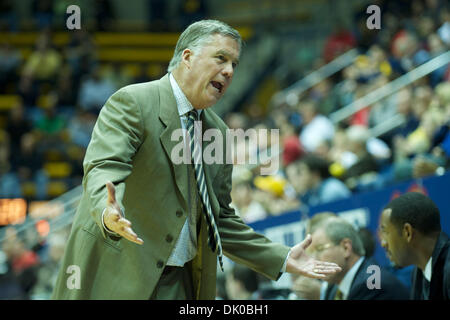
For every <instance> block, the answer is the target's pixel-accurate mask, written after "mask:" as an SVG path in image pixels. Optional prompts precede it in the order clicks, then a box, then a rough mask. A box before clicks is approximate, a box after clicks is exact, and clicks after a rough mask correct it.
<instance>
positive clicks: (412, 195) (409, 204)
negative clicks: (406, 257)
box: [384, 192, 441, 234]
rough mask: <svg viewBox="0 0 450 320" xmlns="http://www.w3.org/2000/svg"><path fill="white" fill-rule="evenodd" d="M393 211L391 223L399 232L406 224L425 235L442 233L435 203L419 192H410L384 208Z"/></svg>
mask: <svg viewBox="0 0 450 320" xmlns="http://www.w3.org/2000/svg"><path fill="white" fill-rule="evenodd" d="M386 209H391V210H392V212H391V218H390V220H391V222H392V223H393V224H394V225H396V226H397V227H398V228H399V230H401V229H402V227H403V225H404V224H405V223H409V224H411V226H412V227H413V228H414V229H417V230H419V231H420V232H421V233H423V234H431V233H435V232H438V231H441V221H440V220H441V218H440V215H439V209H438V207H437V206H436V205H435V204H434V202H433V201H432V200H431V199H430V198H428V197H427V196H425V195H423V194H422V193H418V192H408V193H405V194H403V195H401V196H400V197H398V198H395V199H394V200H392V201H391V202H389V204H388V205H387V206H386V207H385V208H384V210H386Z"/></svg>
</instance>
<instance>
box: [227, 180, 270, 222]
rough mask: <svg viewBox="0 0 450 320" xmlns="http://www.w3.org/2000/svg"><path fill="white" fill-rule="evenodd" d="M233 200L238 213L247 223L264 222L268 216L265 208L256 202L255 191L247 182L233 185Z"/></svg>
mask: <svg viewBox="0 0 450 320" xmlns="http://www.w3.org/2000/svg"><path fill="white" fill-rule="evenodd" d="M231 198H232V204H233V207H234V208H235V209H236V213H237V214H238V215H239V216H240V217H241V218H242V220H244V222H246V223H252V222H255V221H258V220H262V219H264V218H266V217H267V216H268V214H267V212H266V209H265V208H264V206H263V205H262V204H261V203H260V202H259V201H256V199H255V197H254V191H253V190H252V187H251V185H250V183H249V182H247V181H240V182H237V183H235V184H234V185H233V188H232V190H231Z"/></svg>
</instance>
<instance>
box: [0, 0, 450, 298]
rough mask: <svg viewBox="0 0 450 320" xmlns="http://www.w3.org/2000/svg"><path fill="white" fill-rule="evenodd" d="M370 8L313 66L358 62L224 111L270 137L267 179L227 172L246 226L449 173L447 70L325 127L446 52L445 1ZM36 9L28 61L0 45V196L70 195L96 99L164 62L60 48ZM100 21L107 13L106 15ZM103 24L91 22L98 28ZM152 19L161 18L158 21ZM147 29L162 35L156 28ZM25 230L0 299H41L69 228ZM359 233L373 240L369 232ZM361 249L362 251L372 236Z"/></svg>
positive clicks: (231, 279)
mask: <svg viewBox="0 0 450 320" xmlns="http://www.w3.org/2000/svg"><path fill="white" fill-rule="evenodd" d="M163 2H164V1H152V5H154V6H155V7H156V8H158V5H163ZM188 2H189V1H186V3H187V4H186V6H185V9H186V10H188V9H189V10H193V11H192V12H193V14H192V16H191V18H192V19H196V18H195V17H198V14H201V13H202V12H203V11H204V8H203V7H202V6H199V5H198V3H202V1H200V2H198V3H197V2H196V3H197V5H194V4H192V3H190V2H189V3H190V4H188ZM194 2H195V1H194ZM8 3H9V4H10V3H11V2H8V1H6V2H5V3H3V2H2V6H3V7H2V11H1V16H0V18H1V19H0V20H1V21H2V23H7V25H8V28H10V29H11V30H17V25H16V24H15V23H14V21H15V20H14V17H13V12H12V11H11V10H10V8H9V7H8ZM36 3H39V5H41V4H42V3H52V1H38V2H36ZM99 3H103V5H105V3H107V1H100V2H99ZM374 4H377V5H379V6H380V7H381V12H382V20H381V26H382V27H381V29H380V30H379V31H370V30H368V29H367V28H366V25H365V21H366V18H367V15H362V16H356V17H355V22H354V24H353V25H354V29H353V30H352V29H349V30H347V29H345V28H339V29H338V30H337V31H336V32H335V33H333V34H331V35H330V36H329V37H328V39H327V40H326V42H325V45H324V50H323V55H322V57H318V60H317V61H316V62H315V63H314V68H315V69H317V68H318V67H320V66H322V65H324V64H326V63H328V62H329V61H331V60H332V59H333V58H335V57H337V56H339V55H340V54H342V53H343V52H345V51H346V50H349V49H351V48H358V50H359V51H360V54H359V55H358V57H357V58H356V59H355V61H354V62H353V63H352V64H351V65H349V66H348V67H346V68H344V69H343V70H341V71H340V72H339V73H338V74H336V75H334V76H333V77H330V78H327V79H324V80H323V81H321V82H320V83H318V84H317V85H315V86H313V87H312V88H310V89H309V90H307V91H306V92H303V93H301V94H298V95H296V98H295V99H286V97H285V96H284V95H287V94H288V93H285V92H280V93H278V94H277V97H278V98H279V97H280V96H281V97H282V98H283V99H274V100H273V101H272V103H271V105H270V108H267V109H266V108H262V107H261V106H259V105H258V104H255V103H252V104H249V105H248V106H247V105H246V106H244V107H243V108H242V110H241V111H240V112H235V113H230V114H227V115H226V117H225V119H224V120H225V121H226V123H227V124H228V126H229V127H230V128H232V129H233V128H242V129H244V130H246V129H251V128H252V129H256V130H259V129H275V128H276V129H279V130H280V131H279V132H280V145H279V146H278V147H279V148H278V149H279V150H280V152H281V154H280V160H281V161H280V166H279V170H278V172H277V174H275V175H271V176H262V175H260V167H259V166H258V165H256V166H253V167H249V166H236V167H235V170H234V173H233V188H232V200H233V202H232V205H233V206H234V207H235V209H236V211H237V212H238V214H240V215H241V217H242V218H243V219H244V221H246V222H248V223H251V222H254V221H257V220H261V219H264V218H266V217H268V216H275V215H280V214H283V213H286V212H289V211H293V210H298V209H299V208H305V207H310V206H315V205H319V204H324V203H327V202H330V201H335V200H339V199H345V198H347V197H349V196H351V195H352V194H354V193H357V192H362V191H369V190H377V189H380V188H383V187H385V186H388V185H390V184H393V183H396V182H400V181H405V180H408V179H411V178H421V177H425V176H428V175H435V174H443V173H444V172H445V171H446V170H448V169H449V165H450V162H449V159H450V131H449V126H450V66H448V65H446V66H444V67H441V68H439V69H436V70H435V71H433V72H432V73H430V74H429V75H427V76H425V77H423V78H421V79H419V80H417V81H415V82H414V83H412V84H410V85H408V86H406V87H404V88H403V89H401V90H400V91H398V92H396V93H395V94H393V95H390V96H388V97H386V98H384V99H382V100H380V101H378V102H376V103H374V104H373V105H368V106H366V107H365V108H363V109H362V110H360V111H358V112H357V113H355V114H353V115H352V116H350V117H349V118H347V119H345V120H344V121H341V122H339V123H335V122H333V121H332V120H331V117H330V114H332V113H333V112H334V111H336V110H338V109H340V108H342V107H343V106H346V105H348V104H350V103H351V102H353V101H356V100H357V99H359V98H362V97H364V96H365V95H367V94H368V93H370V92H372V91H374V90H376V89H378V88H380V87H382V86H383V85H386V84H387V83H389V82H390V81H392V80H394V79H396V78H398V77H399V76H401V75H404V74H406V73H407V72H409V71H411V70H413V69H414V68H416V67H417V66H419V65H421V64H423V63H424V62H427V61H429V60H431V59H433V58H434V57H437V56H439V55H440V54H442V53H445V52H448V50H449V46H450V9H449V7H448V4H446V3H445V1H437V0H436V1H419V0H414V1H398V2H397V1H374ZM42 6H43V5H42ZM192 6H194V7H195V8H194V9H196V10H197V11H195V10H194V9H192ZM44 7H45V6H44ZM48 8H50V7H48ZM48 8H47V9H45V8H40V9H36V11H34V12H36V16H35V19H36V21H37V22H36V23H38V25H39V26H40V27H41V29H42V31H41V33H40V36H39V38H38V39H37V42H36V45H35V48H34V49H33V52H32V53H31V55H30V56H29V57H28V58H27V59H25V58H24V57H23V56H22V55H21V53H20V51H19V50H18V49H17V48H15V47H14V46H12V45H10V44H8V43H5V42H1V41H0V95H16V96H18V97H19V99H17V100H15V101H14V106H12V107H11V108H10V109H9V110H8V111H7V112H6V116H5V121H2V122H0V198H19V197H23V198H26V199H27V200H48V199H52V198H54V197H57V196H59V195H61V194H63V193H64V192H66V191H68V190H70V189H71V188H73V187H75V186H78V185H80V184H81V179H82V176H83V168H82V161H83V158H84V153H85V150H86V147H87V145H88V143H89V140H90V135H91V132H92V129H93V127H94V125H95V121H96V118H97V116H98V113H99V110H100V108H101V107H102V106H103V104H104V103H105V102H106V100H107V99H108V97H109V96H110V95H111V94H112V93H113V92H115V91H116V90H117V89H119V88H121V87H123V86H125V85H127V84H129V83H137V82H144V81H150V80H152V79H156V78H159V77H160V76H162V75H163V74H164V73H165V70H166V68H165V66H164V65H161V66H159V67H157V68H156V70H155V68H154V67H152V66H149V65H146V64H145V65H141V66H140V68H139V69H138V70H130V69H127V68H126V67H125V66H123V65H121V64H101V63H100V62H99V60H98V57H97V56H96V43H95V41H93V38H92V35H91V34H90V33H89V32H86V31H85V30H79V31H74V32H71V34H70V37H71V40H70V43H69V44H68V45H67V46H66V47H65V48H58V47H57V46H55V44H54V43H52V32H51V31H50V29H49V28H48V21H49V19H54V17H53V16H52V15H53V14H55V12H54V11H53V9H52V10H50V9H48ZM198 10H200V11H198ZM108 12H111V10H109V11H108V10H105V11H104V13H108ZM154 12H158V11H157V10H155V11H154ZM195 14H197V15H195ZM49 15H50V16H51V18H49ZM112 17H113V15H112V14H111V15H107V16H106V18H105V17H103V16H102V17H99V18H98V21H99V22H101V21H109V20H108V19H112ZM155 19H156V20H155V21H160V20H158V19H160V17H159V18H158V17H157V18H155ZM5 21H6V22H5ZM163 21H164V19H163ZM189 22H190V21H189ZM158 23H159V22H156V24H157V25H159V26H160V30H167V28H168V27H167V26H161V25H160V24H158ZM186 24H188V22H187V20H186ZM97 28H98V30H105V29H106V30H107V28H108V27H107V23H106V24H105V25H103V26H102V23H99V26H98V27H97ZM150 69H151V72H150ZM290 94H292V92H290ZM279 101H282V102H279ZM399 114H400V115H403V116H404V119H405V120H404V121H403V123H402V124H401V125H399V126H397V127H395V128H393V129H392V130H389V131H387V132H384V133H382V134H381V135H377V136H374V135H373V134H372V132H373V130H372V129H373V128H376V127H377V126H379V125H380V124H383V123H384V122H385V121H386V120H388V119H390V118H392V117H394V116H396V115H399ZM269 141H270V139H269ZM253 147H254V146H253ZM239 148H241V149H239V150H238V153H247V157H249V155H248V153H249V152H256V153H261V152H262V151H264V149H265V148H272V149H273V150H275V149H277V148H275V146H274V145H271V144H270V143H269V142H267V141H258V145H257V146H256V148H246V144H243V145H242V146H239ZM275 156H276V154H275ZM31 229H32V228H31ZM31 229H30V231H29V232H28V233H29V234H28V235H27V234H25V235H22V234H18V233H17V231H16V229H15V228H13V227H12V228H8V229H7V230H6V232H5V234H6V235H7V237H6V238H5V239H6V240H5V241H3V242H2V248H1V251H0V298H7V299H29V298H33V299H40V298H42V299H48V298H49V297H50V294H51V290H52V283H53V281H54V276H55V275H56V272H54V270H56V269H57V267H58V261H59V259H60V258H61V256H62V252H63V250H64V244H65V241H66V238H67V235H68V232H69V229H64V230H63V231H62V232H60V233H53V234H52V233H51V234H50V236H49V237H41V236H40V235H39V234H38V233H36V232H35V230H34V229H33V230H31ZM363 232H367V230H366V231H363ZM366 236H367V237H368V239H371V235H370V233H369V235H366ZM361 237H363V236H361ZM368 241H369V242H368V243H369V244H370V241H372V242H371V243H372V245H373V241H374V240H373V239H372V240H368ZM366 249H367V248H366ZM43 266H44V267H43ZM305 281H307V280H305ZM317 284H318V283H316V282H314V283H312V282H311V284H309V283H306V282H304V283H302V284H297V287H298V286H300V287H302V286H303V287H304V286H314V288H316V289H317ZM319 286H320V285H319ZM218 289H219V291H220V290H221V292H218V298H236V299H250V298H255V299H266V298H267V299H276V298H280V299H291V298H292V299H296V298H298V296H300V295H298V296H297V297H296V296H293V295H292V294H293V293H294V291H295V290H276V289H274V288H273V287H272V286H271V284H270V282H267V281H264V280H263V279H261V278H260V277H259V276H257V275H256V274H252V271H250V270H246V269H245V268H241V267H239V266H236V267H235V268H233V271H232V272H231V271H230V274H228V275H227V276H226V277H224V278H219V286H218ZM299 290H300V289H299ZM297 291H298V290H297ZM312 291H314V290H312ZM314 292H315V293H314V297H316V298H317V295H316V294H317V291H314ZM308 297H310V296H307V297H306V298H308Z"/></svg>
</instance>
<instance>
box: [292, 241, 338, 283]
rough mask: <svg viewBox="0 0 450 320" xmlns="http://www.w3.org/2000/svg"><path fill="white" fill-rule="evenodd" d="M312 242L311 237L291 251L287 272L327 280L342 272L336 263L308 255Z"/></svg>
mask: <svg viewBox="0 0 450 320" xmlns="http://www.w3.org/2000/svg"><path fill="white" fill-rule="evenodd" d="M311 242H312V238H311V235H309V234H308V235H307V236H306V239H305V240H303V241H302V242H301V243H299V244H297V245H295V246H294V247H292V249H291V253H290V255H289V258H288V261H287V263H286V272H289V273H294V274H299V275H302V276H305V277H309V278H315V279H326V278H327V276H329V275H332V274H335V273H338V272H341V271H342V269H341V268H340V267H339V266H338V265H337V264H335V263H332V262H324V261H319V260H316V259H314V258H312V257H310V256H309V255H307V254H306V252H305V250H306V248H308V247H309V245H310V244H311Z"/></svg>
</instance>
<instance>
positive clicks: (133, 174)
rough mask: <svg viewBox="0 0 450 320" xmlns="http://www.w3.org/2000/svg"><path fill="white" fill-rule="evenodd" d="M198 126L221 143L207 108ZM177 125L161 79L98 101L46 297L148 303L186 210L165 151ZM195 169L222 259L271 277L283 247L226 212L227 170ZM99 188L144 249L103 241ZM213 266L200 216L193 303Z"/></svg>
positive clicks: (206, 294) (182, 178) (205, 291)
mask: <svg viewBox="0 0 450 320" xmlns="http://www.w3.org/2000/svg"><path fill="white" fill-rule="evenodd" d="M202 121H203V131H205V130H207V129H209V128H217V129H219V130H220V131H221V132H222V135H223V137H226V133H225V130H226V129H227V127H226V125H225V124H224V122H223V121H222V120H221V119H220V118H219V117H218V116H217V115H216V114H215V113H214V112H213V111H212V110H210V109H206V110H204V112H202ZM180 127H181V124H180V119H179V115H178V112H177V105H176V101H175V97H174V95H173V92H172V88H171V86H170V82H169V77H168V75H166V76H164V77H163V78H162V79H160V80H157V81H152V82H146V83H140V84H133V85H130V86H127V87H124V88H122V89H120V90H118V91H117V92H116V93H115V94H113V95H112V96H111V97H110V99H109V100H108V101H107V102H106V104H105V106H104V107H103V108H102V110H101V112H100V115H99V117H98V120H97V123H96V125H95V128H94V131H93V134H92V139H91V142H90V144H89V146H88V148H87V151H86V156H85V160H84V178H83V194H82V198H81V201H80V203H79V206H78V210H77V213H76V215H75V218H74V222H73V226H72V230H71V234H70V237H69V240H68V243H67V246H66V250H65V254H64V258H63V261H62V265H61V269H60V272H59V275H58V280H57V284H56V287H55V290H54V293H53V296H52V298H54V299H148V298H149V297H150V296H151V295H152V292H153V290H154V288H155V286H156V284H157V282H158V280H159V278H160V276H161V273H162V271H163V269H164V266H165V264H166V262H167V260H168V258H169V256H170V254H171V252H172V249H173V248H174V246H175V243H176V240H177V238H178V236H179V234H180V232H181V229H182V227H183V224H184V222H185V220H186V217H187V213H188V202H187V196H188V184H187V181H188V180H187V170H186V167H185V166H186V165H187V164H180V165H176V164H174V163H172V161H171V153H172V149H173V148H174V147H175V146H176V145H177V144H178V143H179V141H172V140H171V135H172V132H173V131H174V130H175V129H180ZM224 150H225V149H224ZM224 153H225V152H224ZM204 170H205V177H206V182H207V189H208V193H209V197H210V202H211V207H212V211H213V214H214V216H215V219H216V222H217V224H218V228H219V234H220V237H221V239H222V247H223V251H224V254H225V255H226V256H227V257H229V258H231V259H232V260H234V261H235V262H238V263H242V264H244V265H247V266H248V267H250V268H252V269H254V270H255V271H257V272H259V273H262V274H263V275H265V276H267V277H269V278H270V279H274V280H275V279H277V278H278V277H279V272H280V269H281V267H282V265H283V263H284V261H285V259H286V256H287V253H288V251H289V248H288V247H286V246H283V245H281V244H275V243H272V242H270V241H269V240H268V239H266V238H265V237H263V236H261V235H259V234H257V233H255V232H254V231H253V230H252V229H251V228H250V227H248V226H247V225H245V224H244V223H243V222H242V220H241V219H240V218H239V217H238V216H237V215H236V214H235V212H234V210H233V209H232V208H230V206H229V204H230V202H231V197H230V191H231V173H232V165H227V164H211V165H204ZM107 181H111V182H113V184H114V185H115V186H116V199H117V201H118V202H119V205H120V206H121V207H122V208H123V210H124V215H125V217H126V219H128V220H129V221H131V223H132V224H133V226H132V228H133V230H134V231H135V232H136V233H137V235H138V236H139V237H140V238H141V239H142V240H143V241H144V244H143V245H141V246H140V245H137V244H135V243H132V242H130V241H128V240H126V239H123V238H117V237H114V236H111V235H110V234H108V233H105V231H104V229H103V228H102V223H101V214H102V211H103V209H104V208H105V206H106V200H107V192H106V188H105V183H106V182H107ZM216 264H217V255H216V254H215V253H213V252H212V251H211V250H210V248H209V247H208V245H207V233H206V224H205V221H204V218H203V219H202V223H201V231H200V236H199V239H198V254H197V256H196V258H195V259H194V263H193V265H194V268H193V279H194V284H193V285H194V288H195V294H196V298H197V299H214V297H215V286H216V268H217V267H216ZM71 265H75V266H78V267H79V270H80V288H79V289H77V288H73V285H72V286H70V285H69V286H68V285H67V281H68V279H69V277H71V276H73V274H71V273H68V268H69V267H70V266H71ZM70 270H71V269H69V271H70ZM69 281H73V278H71V279H69Z"/></svg>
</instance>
